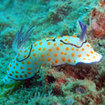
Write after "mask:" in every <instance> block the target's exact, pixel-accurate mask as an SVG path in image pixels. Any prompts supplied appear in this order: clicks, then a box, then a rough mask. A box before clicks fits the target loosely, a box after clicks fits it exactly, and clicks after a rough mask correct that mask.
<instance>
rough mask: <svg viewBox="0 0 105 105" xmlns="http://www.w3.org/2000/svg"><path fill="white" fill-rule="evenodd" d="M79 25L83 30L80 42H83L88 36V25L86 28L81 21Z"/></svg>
mask: <svg viewBox="0 0 105 105" xmlns="http://www.w3.org/2000/svg"><path fill="white" fill-rule="evenodd" d="M79 24H80V26H81V29H82V32H81V36H80V40H82V41H83V39H84V37H85V35H86V29H87V27H86V25H85V26H84V25H83V24H82V22H81V21H79Z"/></svg>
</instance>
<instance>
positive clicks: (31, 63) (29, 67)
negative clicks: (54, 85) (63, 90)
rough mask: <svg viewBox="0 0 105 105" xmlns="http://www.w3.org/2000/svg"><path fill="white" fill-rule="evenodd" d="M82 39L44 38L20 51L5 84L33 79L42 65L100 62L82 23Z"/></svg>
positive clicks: (73, 37) (12, 61) (66, 37)
mask: <svg viewBox="0 0 105 105" xmlns="http://www.w3.org/2000/svg"><path fill="white" fill-rule="evenodd" d="M80 25H81V28H82V33H81V37H80V38H78V37H76V36H63V37H60V36H58V37H51V38H44V39H41V40H39V41H36V42H34V43H33V44H31V45H29V46H28V47H27V48H23V49H20V50H19V52H18V54H17V55H16V56H15V57H14V58H13V59H12V60H11V62H10V63H9V65H8V67H7V75H6V76H5V77H4V79H3V81H4V82H5V84H8V83H10V82H12V80H24V79H28V78H31V77H33V76H34V75H35V73H36V72H38V71H39V69H40V66H41V65H51V66H57V65H61V64H71V65H76V64H77V63H93V62H99V61H100V60H101V59H102V55H100V54H98V53H97V52H95V51H94V50H93V48H92V47H91V45H90V44H89V43H88V42H87V40H86V38H85V34H86V26H84V25H83V24H82V23H81V22H80Z"/></svg>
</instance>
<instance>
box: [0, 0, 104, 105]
mask: <svg viewBox="0 0 105 105" xmlns="http://www.w3.org/2000/svg"><path fill="white" fill-rule="evenodd" d="M79 20H80V21H82V22H83V23H84V24H86V25H87V27H88V30H87V39H88V42H89V43H91V45H92V46H93V47H94V49H95V50H96V51H97V52H99V53H100V54H102V55H103V56H104V57H103V59H102V61H101V62H99V63H95V64H78V65H76V66H72V65H62V66H58V67H53V68H51V67H48V66H42V67H41V70H40V72H38V73H37V74H36V75H35V76H34V77H33V78H31V79H29V80H25V81H21V83H20V84H14V85H12V86H1V87H0V105H105V100H104V99H105V2H104V0H99V1H98V0H0V79H2V78H3V77H4V76H5V75H6V68H7V66H8V64H9V62H10V60H11V59H12V57H13V56H15V55H16V53H15V52H14V51H13V49H12V42H13V40H14V37H15V35H16V33H17V32H18V30H19V29H20V27H21V26H23V25H24V26H25V29H28V28H29V27H30V26H34V31H33V34H32V35H31V36H30V37H29V40H28V41H27V43H26V44H29V43H32V42H33V41H35V40H39V39H42V38H45V37H51V36H59V35H60V36H63V35H69V36H72V35H74V34H75V35H77V36H80V31H81V30H80V27H79V24H78V21H79Z"/></svg>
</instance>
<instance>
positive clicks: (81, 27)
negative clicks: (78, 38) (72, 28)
mask: <svg viewBox="0 0 105 105" xmlns="http://www.w3.org/2000/svg"><path fill="white" fill-rule="evenodd" d="M79 24H80V26H81V29H82V30H83V27H84V25H83V24H82V22H81V21H79Z"/></svg>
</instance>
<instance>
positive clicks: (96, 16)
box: [90, 9, 105, 38]
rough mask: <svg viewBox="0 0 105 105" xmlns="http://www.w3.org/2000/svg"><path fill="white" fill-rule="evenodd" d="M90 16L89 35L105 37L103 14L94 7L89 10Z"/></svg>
mask: <svg viewBox="0 0 105 105" xmlns="http://www.w3.org/2000/svg"><path fill="white" fill-rule="evenodd" d="M91 18H92V24H91V34H90V35H94V36H95V37H99V38H103V37H105V14H104V13H103V12H100V11H98V10H97V9H94V10H93V11H92V12H91Z"/></svg>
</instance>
